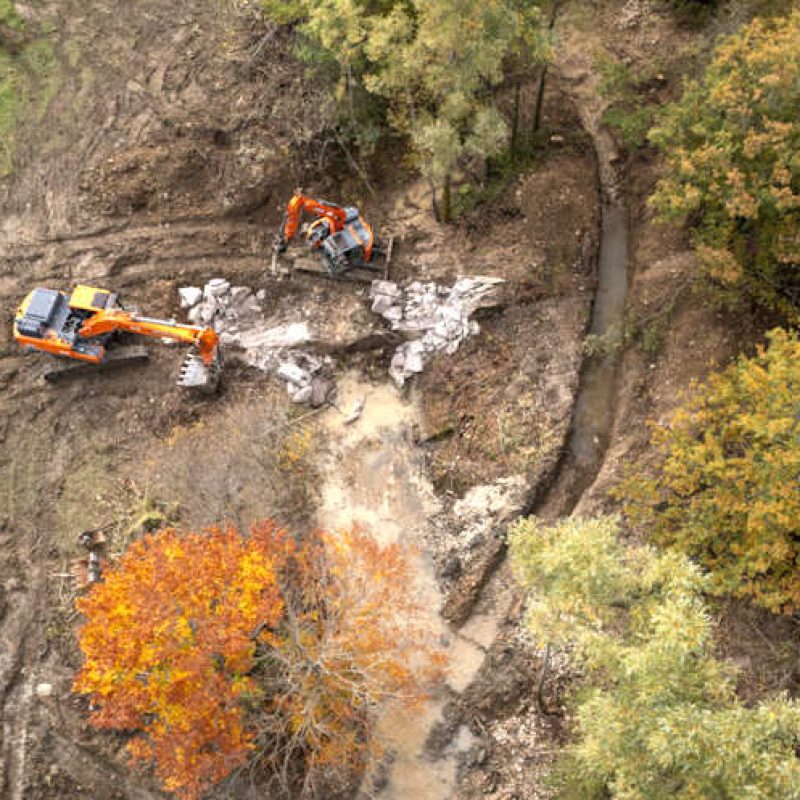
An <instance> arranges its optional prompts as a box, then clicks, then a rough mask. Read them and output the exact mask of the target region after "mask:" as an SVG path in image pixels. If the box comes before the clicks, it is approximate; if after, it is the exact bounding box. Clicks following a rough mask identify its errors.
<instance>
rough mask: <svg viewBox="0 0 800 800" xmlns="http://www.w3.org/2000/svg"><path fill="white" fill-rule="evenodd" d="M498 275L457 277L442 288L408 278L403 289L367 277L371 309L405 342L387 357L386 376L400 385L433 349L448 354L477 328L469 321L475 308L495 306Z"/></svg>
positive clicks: (435, 351)
mask: <svg viewBox="0 0 800 800" xmlns="http://www.w3.org/2000/svg"><path fill="white" fill-rule="evenodd" d="M503 283H505V281H504V280H503V279H502V278H493V277H488V276H480V277H473V278H459V280H457V281H456V283H455V284H454V285H453V286H452V287H451V288H449V289H448V288H447V287H444V286H439V285H438V284H436V283H421V282H420V281H414V282H413V283H411V284H409V286H408V287H406V288H405V289H403V288H401V287H400V286H398V285H397V284H396V283H394V282H392V281H373V282H372V286H371V288H370V294H369V296H370V299H371V300H372V310H373V311H374V312H375V313H376V314H380V315H381V316H382V317H383V318H384V319H385V320H387V322H389V323H390V326H391V329H392V330H393V331H398V332H402V333H404V334H405V335H406V336H408V337H410V338H411V341H408V342H404V343H403V344H401V345H400V346H399V347H398V348H397V349H396V350H395V353H394V356H393V357H392V362H391V365H390V367H389V374H390V375H391V376H392V379H393V380H394V382H395V383H396V384H397V385H398V386H402V385H403V384H404V383H405V381H406V380H407V379H408V378H409V377H410V376H411V375H413V374H415V373H419V372H422V370H423V369H424V368H425V364H426V362H427V361H428V359H429V358H430V356H431V355H433V354H434V353H437V352H440V351H444V352H445V353H447V354H449V355H452V354H453V353H455V352H456V350H458V348H459V346H460V344H461V342H463V341H464V340H465V339H466V338H468V337H469V336H474V335H475V334H476V333H478V331H479V330H480V327H479V326H478V323H477V322H475V321H474V320H472V319H470V317H471V316H472V314H474V313H475V311H477V310H478V309H479V308H491V307H492V306H496V305H498V304H499V302H500V299H499V292H498V287H499V286H500V285H501V284H503Z"/></svg>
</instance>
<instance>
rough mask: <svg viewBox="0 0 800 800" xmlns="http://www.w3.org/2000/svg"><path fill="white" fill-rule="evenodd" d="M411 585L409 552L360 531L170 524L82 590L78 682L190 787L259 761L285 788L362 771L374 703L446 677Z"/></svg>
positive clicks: (139, 745)
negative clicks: (305, 533)
mask: <svg viewBox="0 0 800 800" xmlns="http://www.w3.org/2000/svg"><path fill="white" fill-rule="evenodd" d="M408 584H409V568H408V562H407V559H406V557H405V554H404V552H403V551H402V550H401V549H400V548H399V547H398V546H389V547H385V548H382V547H379V546H378V545H377V544H375V542H374V541H373V540H372V539H371V538H370V537H369V536H367V535H366V534H364V533H360V532H358V531H347V532H343V533H341V534H337V535H335V536H333V535H330V536H329V535H320V537H308V538H307V539H306V541H304V542H303V543H302V544H298V543H297V542H296V541H295V540H294V539H293V538H292V537H290V536H289V535H288V534H287V533H286V532H285V531H283V530H281V529H279V528H277V527H276V526H275V525H273V524H272V523H260V524H258V525H254V526H253V528H252V530H251V531H250V533H249V535H247V536H244V535H242V534H241V533H240V532H239V531H238V530H237V529H236V528H234V527H231V526H229V527H227V528H224V529H222V528H209V529H207V530H204V531H201V532H180V531H177V530H174V529H169V530H165V531H161V532H159V533H157V534H154V535H149V536H146V537H145V538H144V539H142V540H141V541H139V542H137V543H135V544H134V545H132V546H131V547H130V548H129V549H128V551H127V552H126V553H125V554H124V555H123V556H122V557H121V558H120V560H119V562H118V563H117V564H116V565H114V566H113V567H112V568H111V569H110V570H109V571H108V572H107V574H106V578H105V581H104V582H102V583H99V584H96V585H95V586H93V587H92V589H91V591H90V592H89V594H88V595H87V596H86V597H84V598H82V599H81V600H79V602H78V608H79V610H80V611H81V612H82V613H83V614H84V615H85V617H86V623H85V625H84V626H83V627H82V628H81V630H80V633H79V643H80V647H81V650H82V651H83V654H84V657H85V661H84V664H83V667H82V668H81V670H80V672H79V673H78V675H77V677H76V680H75V685H74V688H75V691H78V692H82V693H85V694H88V695H89V697H90V699H91V701H92V703H93V705H94V707H95V710H94V711H93V713H92V721H93V724H94V725H96V726H97V727H99V728H112V729H120V730H126V731H135V732H138V734H139V735H138V736H135V737H134V738H133V739H132V740H131V741H130V743H129V744H128V750H129V752H130V754H131V756H132V758H133V759H134V760H135V761H143V762H147V763H153V764H154V765H155V768H156V773H157V775H158V776H159V778H160V779H161V781H162V782H163V785H164V788H165V789H167V790H169V791H173V792H176V793H178V795H179V796H181V797H183V798H196V797H198V796H199V795H200V794H201V793H202V792H203V791H204V790H205V789H206V788H208V787H209V786H210V785H212V784H214V783H217V782H218V781H220V780H221V779H222V778H224V777H225V776H226V775H228V774H230V773H231V771H233V770H234V769H235V768H236V767H238V766H241V765H243V764H244V763H245V762H246V761H248V760H253V763H255V764H256V765H257V766H259V767H261V768H262V769H263V770H264V771H265V774H266V775H267V776H269V777H270V778H272V779H274V780H276V781H277V782H278V785H280V786H281V788H284V789H288V788H290V787H291V786H292V785H296V784H297V783H298V782H300V781H302V780H306V781H307V780H308V778H309V775H313V773H314V771H315V770H318V769H319V768H320V767H323V766H331V765H333V766H335V767H336V768H337V769H339V770H340V771H342V772H347V770H357V769H359V768H360V767H362V766H363V765H364V763H365V762H366V759H367V757H368V755H369V754H370V753H371V752H372V750H373V748H374V747H375V742H374V741H373V740H372V738H371V735H370V734H371V726H372V723H373V722H374V720H373V715H374V712H375V708H376V706H377V705H378V704H379V703H380V702H382V701H386V700H389V699H393V698H394V699H399V700H400V701H401V702H408V703H414V702H417V701H419V700H420V699H421V697H423V696H424V694H425V691H426V688H425V687H426V686H427V685H428V684H429V682H431V681H433V680H435V679H436V677H437V675H438V669H439V664H440V662H441V658H440V656H439V655H438V652H437V651H436V648H435V647H434V646H433V645H432V638H431V635H430V634H429V632H428V631H427V629H426V628H425V627H424V626H423V625H422V624H421V623H420V622H419V617H418V615H417V614H416V612H417V610H418V609H416V606H415V604H414V601H413V600H412V599H411V595H410V592H409V587H408Z"/></svg>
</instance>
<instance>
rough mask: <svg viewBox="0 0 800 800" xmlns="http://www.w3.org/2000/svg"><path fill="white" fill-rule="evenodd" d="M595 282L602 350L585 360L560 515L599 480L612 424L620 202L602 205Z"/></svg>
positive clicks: (619, 326) (621, 295)
mask: <svg viewBox="0 0 800 800" xmlns="http://www.w3.org/2000/svg"><path fill="white" fill-rule="evenodd" d="M597 279H598V282H597V292H596V294H595V299H594V305H593V307H592V319H591V323H590V326H589V334H590V335H591V336H593V337H597V338H596V339H595V341H596V342H598V343H599V347H598V348H597V349H598V350H599V351H600V352H598V353H597V354H596V355H593V356H590V357H587V358H586V359H585V361H584V365H583V369H582V371H581V379H580V387H579V390H578V397H577V400H576V401H575V410H574V412H573V417H572V426H571V430H570V434H569V439H568V443H567V452H566V457H565V459H564V460H563V462H562V464H561V468H560V471H559V474H558V476H557V477H556V482H555V486H554V489H553V491H551V492H550V494H549V496H550V497H557V498H559V500H558V502H557V505H558V506H560V507H559V508H558V512H557V513H558V515H563V514H566V513H569V512H571V511H572V509H573V508H574V506H575V504H576V503H577V502H578V500H579V499H580V497H581V495H582V494H583V492H584V491H586V489H588V488H589V486H590V485H591V484H592V483H593V482H594V479H595V478H596V477H597V474H598V472H599V471H600V467H601V466H602V464H603V458H604V456H605V452H606V449H607V448H608V441H609V434H610V431H611V425H612V422H613V420H614V397H615V394H616V392H615V388H616V383H617V381H616V378H617V368H618V366H619V360H620V350H621V344H622V331H623V325H624V322H625V300H626V297H627V293H628V225H627V214H626V210H625V207H624V205H623V204H622V203H621V202H618V201H617V202H607V203H605V204H604V205H603V209H602V223H601V236H600V256H599V264H598V275H597ZM545 505H547V501H545ZM548 516H549V515H548Z"/></svg>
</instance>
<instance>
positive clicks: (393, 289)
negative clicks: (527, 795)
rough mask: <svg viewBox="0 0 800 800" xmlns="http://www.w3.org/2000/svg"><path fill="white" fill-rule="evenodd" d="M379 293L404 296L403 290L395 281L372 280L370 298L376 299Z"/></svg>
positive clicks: (398, 296) (388, 295)
mask: <svg viewBox="0 0 800 800" xmlns="http://www.w3.org/2000/svg"><path fill="white" fill-rule="evenodd" d="M378 295H385V296H387V297H393V298H397V299H399V298H400V297H402V296H403V290H402V289H401V288H400V287H399V286H398V285H397V284H396V283H395V282H394V281H372V284H371V285H370V288H369V296H370V299H374V298H376V297H377V296H378Z"/></svg>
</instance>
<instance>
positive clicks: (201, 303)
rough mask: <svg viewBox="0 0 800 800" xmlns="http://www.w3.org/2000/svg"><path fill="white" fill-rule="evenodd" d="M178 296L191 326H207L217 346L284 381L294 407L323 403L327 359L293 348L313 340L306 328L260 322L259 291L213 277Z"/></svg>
mask: <svg viewBox="0 0 800 800" xmlns="http://www.w3.org/2000/svg"><path fill="white" fill-rule="evenodd" d="M178 293H179V295H180V301H181V308H186V309H188V312H187V316H188V318H189V321H190V322H191V323H192V324H194V325H211V326H212V327H213V328H214V330H215V331H216V332H217V333H218V334H219V339H220V342H221V344H222V345H223V347H230V348H232V349H234V350H235V351H238V352H237V354H238V356H239V357H240V358H241V359H242V360H243V361H244V362H245V363H247V364H250V365H251V366H253V367H256V368H257V369H260V370H262V371H264V372H269V373H272V374H275V375H277V376H278V377H279V378H280V379H281V380H283V381H285V382H286V389H287V392H288V393H289V396H290V397H291V399H292V400H293V401H294V402H296V403H308V404H309V405H311V406H313V407H318V406H320V405H323V404H324V403H325V402H327V401H328V400H329V398H330V395H331V393H332V392H333V390H334V384H333V380H332V379H331V378H330V377H329V375H330V372H331V370H330V366H331V363H332V362H331V359H330V358H327V357H326V358H324V359H323V358H317V357H316V356H313V355H311V354H309V353H306V352H304V351H301V350H298V349H297V348H299V347H302V346H304V345H307V344H309V343H310V342H312V341H313V338H314V337H313V334H312V332H311V329H310V328H309V326H308V324H307V323H305V322H289V323H283V324H278V325H276V324H271V323H270V322H268V321H267V320H265V319H264V312H263V309H262V303H263V301H264V300H265V299H266V292H265V291H264V290H263V289H260V290H259V291H258V292H256V293H253V290H252V289H250V288H249V287H247V286H231V284H230V282H229V281H226V280H224V279H223V278H213V279H212V280H210V281H209V282H208V283H207V284H206V285H205V287H203V289H199V288H197V287H195V286H187V287H184V288H181V289H178Z"/></svg>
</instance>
